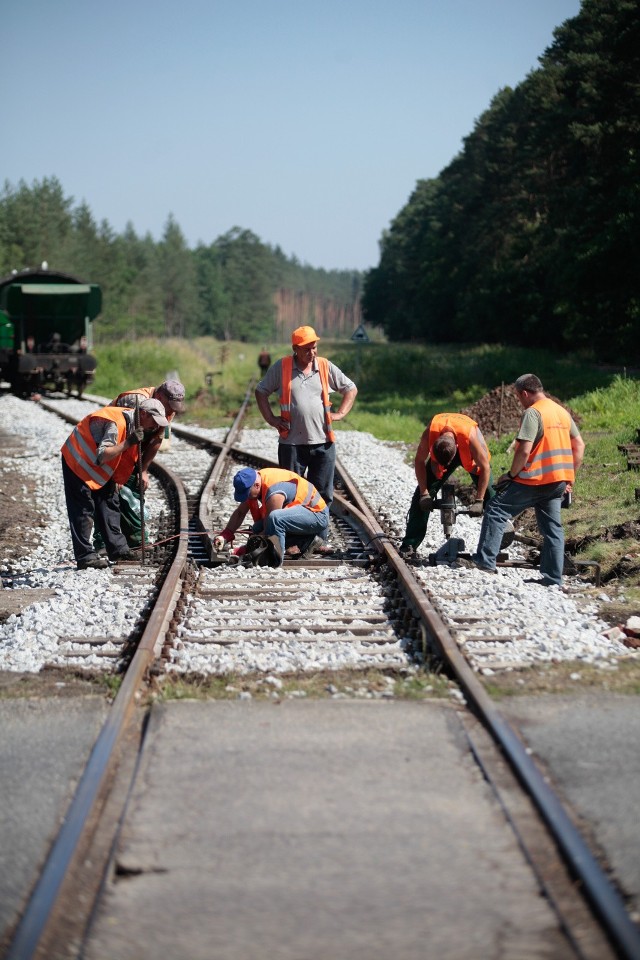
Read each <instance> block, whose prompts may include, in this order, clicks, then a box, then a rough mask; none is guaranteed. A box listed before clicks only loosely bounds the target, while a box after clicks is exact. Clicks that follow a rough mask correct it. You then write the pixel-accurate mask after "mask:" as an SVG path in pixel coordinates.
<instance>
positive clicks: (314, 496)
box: [250, 467, 326, 520]
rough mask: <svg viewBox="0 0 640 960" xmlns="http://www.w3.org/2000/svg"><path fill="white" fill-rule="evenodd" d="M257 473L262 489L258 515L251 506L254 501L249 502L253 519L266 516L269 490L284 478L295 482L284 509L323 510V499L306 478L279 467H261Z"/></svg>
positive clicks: (324, 504)
mask: <svg viewBox="0 0 640 960" xmlns="http://www.w3.org/2000/svg"><path fill="white" fill-rule="evenodd" d="M258 473H259V474H260V479H261V480H262V491H261V493H260V501H261V505H260V511H259V515H258V516H256V515H255V513H254V508H253V504H254V503H255V502H256V501H255V500H252V501H251V503H250V507H251V516H252V517H253V519H254V520H258V519H260V520H264V518H265V516H266V510H265V506H264V505H265V503H266V501H267V497H268V496H269V490H270V489H271V487H272V486H273V485H274V483H282V482H283V481H286V480H290V481H293V482H294V483H295V484H296V495H295V497H294V499H293V500H292V501H291V503H287V504H286V506H285V510H286V509H287V508H288V507H297V506H303V507H306V508H307V509H308V510H312V511H313V512H314V513H320V511H321V510H324V508H325V507H326V503H325V501H324V500H323V499H322V497H321V496H320V494H319V493H318V491H317V490H316V488H315V487H314V485H313V484H312V483H309V481H308V480H305V478H304V477H300V476H298V474H297V473H293V471H291V470H283V469H282V468H281V467H263V468H262V470H258Z"/></svg>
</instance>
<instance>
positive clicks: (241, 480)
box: [233, 467, 258, 503]
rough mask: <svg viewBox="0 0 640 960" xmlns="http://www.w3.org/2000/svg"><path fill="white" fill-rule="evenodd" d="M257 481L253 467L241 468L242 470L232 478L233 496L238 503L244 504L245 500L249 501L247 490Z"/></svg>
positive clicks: (256, 474) (256, 472) (256, 473)
mask: <svg viewBox="0 0 640 960" xmlns="http://www.w3.org/2000/svg"><path fill="white" fill-rule="evenodd" d="M257 479H258V471H257V470H254V469H253V467H243V469H242V470H238V472H237V473H236V475H235V477H234V478H233V489H234V491H235V492H234V495H233V496H234V499H235V500H237V501H238V503H244V502H245V500H248V499H249V490H251V487H252V486H253V485H254V483H255V482H256V480H257Z"/></svg>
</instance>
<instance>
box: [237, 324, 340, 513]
mask: <svg viewBox="0 0 640 960" xmlns="http://www.w3.org/2000/svg"><path fill="white" fill-rule="evenodd" d="M318 340H319V337H318V335H317V333H316V332H315V330H314V329H313V327H298V328H297V329H296V330H294V331H293V334H292V335H291V345H292V348H293V356H288V357H283V358H282V360H276V362H275V363H274V364H273V366H272V367H270V368H269V370H268V371H267V373H266V375H265V376H264V377H263V378H262V380H261V381H260V383H259V384H258V386H257V387H256V391H255V397H256V403H257V405H258V410H259V411H260V413H261V414H262V416H263V417H264V419H265V421H266V422H267V423H268V424H269V426H270V427H275V429H276V430H277V431H278V433H279V434H280V442H279V443H278V463H279V464H280V466H281V467H283V468H285V469H286V470H292V471H293V472H294V473H297V474H299V475H300V476H301V477H306V478H307V480H309V482H310V483H312V484H313V485H314V486H315V487H317V489H318V490H319V491H320V494H321V495H322V497H323V498H324V500H325V502H326V503H327V505H330V504H331V501H332V500H333V476H334V472H335V462H336V446H335V434H334V432H333V430H332V429H331V425H332V423H334V422H336V421H337V420H343V419H344V418H345V417H346V416H347V414H348V413H349V411H350V410H351V408H352V406H353V402H354V400H355V398H356V395H357V393H358V390H357V388H356V385H355V383H353V381H352V380H349V378H348V377H346V376H345V375H344V374H343V372H342V371H341V370H340V369H339V368H338V367H336V365H335V364H333V363H331V362H330V361H329V360H326V359H325V358H324V357H319V356H318ZM332 392H335V393H339V394H341V396H342V401H341V403H340V406H339V407H338V409H337V410H336V411H335V413H334V412H332V410H331V400H330V398H329V394H330V393H332ZM272 393H277V394H278V398H279V402H280V414H279V416H276V415H275V414H274V413H273V411H272V409H271V404H270V402H269V396H270V395H271V394H272Z"/></svg>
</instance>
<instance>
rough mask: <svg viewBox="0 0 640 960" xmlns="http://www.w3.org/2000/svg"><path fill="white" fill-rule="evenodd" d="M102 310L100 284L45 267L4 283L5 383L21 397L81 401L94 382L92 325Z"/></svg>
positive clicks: (0, 309)
mask: <svg viewBox="0 0 640 960" xmlns="http://www.w3.org/2000/svg"><path fill="white" fill-rule="evenodd" d="M101 309H102V291H101V289H100V287H99V286H98V284H95V283H83V282H82V281H80V280H78V279H77V277H72V276H70V275H69V274H66V273H60V272H59V271H55V270H49V269H48V268H47V267H45V266H44V265H43V266H42V267H41V268H39V269H37V270H21V271H16V272H14V273H12V274H11V275H10V276H8V277H5V278H3V279H2V280H0V375H1V376H2V379H3V380H5V381H8V382H9V383H10V384H11V389H12V390H13V391H14V393H17V394H18V395H20V396H29V395H31V394H33V393H39V392H43V391H62V392H66V393H67V394H68V395H69V396H71V394H72V392H75V393H76V394H77V395H78V396H81V395H82V393H83V391H84V389H85V387H86V386H87V384H89V383H91V382H92V381H93V379H94V377H95V369H96V359H95V357H94V356H93V354H92V353H91V349H92V346H93V334H92V325H93V322H94V320H95V319H96V317H97V316H98V315H99V314H100V311H101ZM2 318H6V326H5V329H4V332H2V331H1V324H2V322H3V319H2ZM9 327H10V328H11V329H9ZM5 341H6V343H5Z"/></svg>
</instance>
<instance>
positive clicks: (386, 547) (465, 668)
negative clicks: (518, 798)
mask: <svg viewBox="0 0 640 960" xmlns="http://www.w3.org/2000/svg"><path fill="white" fill-rule="evenodd" d="M339 472H340V474H341V475H342V478H343V481H344V483H345V487H346V488H347V490H348V491H349V496H350V497H351V498H352V500H353V503H350V502H349V501H348V500H346V499H345V498H343V497H342V496H340V495H339V494H335V496H334V505H335V506H336V510H339V511H341V512H343V513H344V514H345V515H347V516H351V517H352V518H354V519H356V520H358V521H359V522H360V523H361V524H362V525H363V527H365V528H366V529H367V530H368V533H369V536H370V542H371V543H372V544H374V545H375V546H376V549H377V550H378V551H379V552H380V553H381V554H384V555H385V557H386V560H387V562H388V563H389V565H390V566H391V567H392V568H393V569H394V570H395V571H396V573H397V575H398V577H399V579H400V581H401V583H402V586H403V589H404V591H405V595H406V597H407V600H408V601H409V602H410V604H411V606H412V607H413V608H414V611H415V612H416V614H417V615H418V617H419V618H420V620H421V621H422V622H423V623H424V624H425V626H426V629H427V631H428V634H429V636H430V637H431V639H432V641H433V642H434V643H435V645H436V647H437V648H438V650H439V652H440V655H441V656H442V658H443V659H444V661H445V662H446V663H447V664H448V666H449V667H450V669H451V670H452V671H453V673H454V675H455V677H456V679H457V681H458V683H459V684H460V687H461V688H462V690H463V692H464V694H465V697H466V699H467V702H468V703H470V704H472V706H473V709H474V710H475V712H476V714H477V716H478V718H479V719H480V721H481V722H482V723H483V724H484V726H485V727H486V728H487V730H488V731H489V733H490V734H491V736H492V737H493V739H494V740H495V742H496V743H497V744H498V746H499V747H500V749H501V750H502V752H503V754H504V756H505V758H506V760H507V762H508V763H509V765H510V766H511V768H512V770H513V771H514V773H515V775H516V776H517V778H518V780H519V782H520V783H521V784H522V786H523V787H524V789H525V790H526V792H527V793H528V794H529V796H530V797H531V799H532V800H533V802H534V804H535V806H536V808H537V810H538V812H539V814H540V816H541V818H542V820H543V822H544V823H545V825H546V827H547V829H548V831H549V833H550V835H551V837H552V838H553V841H554V843H555V844H556V847H557V848H558V850H559V851H560V853H561V855H562V858H563V860H564V862H565V864H566V865H567V867H568V869H569V870H570V872H571V874H572V875H573V876H574V877H577V878H578V879H579V880H580V883H581V884H582V890H583V895H584V896H585V898H586V899H587V900H588V902H589V904H590V905H591V907H592V909H593V912H594V914H595V915H596V917H597V918H598V920H599V922H600V924H601V926H602V928H603V930H604V932H605V933H606V935H607V937H608V939H609V941H610V943H611V945H612V948H613V949H614V950H615V951H616V953H617V955H618V956H619V957H621V958H624V960H638V958H639V957H640V931H639V930H638V928H637V927H636V925H635V924H634V923H633V921H632V920H631V918H630V917H629V914H628V912H627V910H626V908H625V906H624V903H623V901H622V899H621V897H620V896H619V895H618V893H617V891H616V890H615V888H614V887H613V886H612V884H611V883H610V882H609V880H608V878H607V877H606V876H605V874H604V872H603V870H602V869H601V867H600V865H599V864H598V862H597V860H596V859H595V857H594V856H593V854H592V853H591V851H590V849H589V847H588V846H587V844H586V843H585V841H584V839H583V837H582V835H581V834H580V832H579V831H578V829H577V828H576V827H575V825H574V823H573V821H572V820H571V819H570V817H569V815H568V814H567V812H566V810H565V809H564V807H563V805H562V804H561V802H560V801H559V799H558V797H557V796H556V795H555V793H554V792H553V790H552V788H551V787H550V786H549V784H548V783H547V782H546V780H545V778H544V776H543V774H542V773H541V771H540V769H539V768H538V766H537V765H536V763H535V761H534V760H533V759H532V758H531V756H530V755H529V754H528V753H527V752H526V748H525V746H524V744H523V743H522V741H521V740H520V739H519V737H518V736H517V734H516V733H515V731H514V730H513V728H512V727H511V726H510V724H509V723H508V722H507V721H506V720H505V718H504V717H503V716H502V715H501V714H500V712H499V711H498V710H497V709H496V707H495V705H494V704H493V702H492V700H491V698H490V697H489V695H488V694H487V693H486V691H485V689H484V687H483V686H482V684H481V683H480V681H479V680H478V679H477V677H476V676H475V674H474V672H473V670H472V669H471V667H470V666H469V664H468V663H467V661H466V660H465V659H464V657H463V656H462V654H461V653H460V651H459V649H458V646H457V644H456V642H455V640H454V638H453V637H452V636H451V634H450V632H449V630H448V629H447V627H446V625H445V624H444V622H443V621H442V620H441V618H440V617H439V616H438V614H437V612H436V610H435V609H434V607H433V606H432V605H431V603H430V602H429V600H428V598H427V597H426V595H425V593H424V591H423V589H422V587H421V586H420V584H419V583H418V581H417V580H416V579H415V577H414V576H413V574H412V572H411V570H410V568H409V567H408V565H407V564H406V563H405V562H404V560H403V559H402V557H401V556H400V554H399V552H398V550H397V549H396V548H395V546H394V545H393V543H392V542H391V541H390V540H389V538H388V537H387V536H386V534H384V533H383V531H382V530H381V529H380V528H379V526H378V521H377V519H376V518H375V516H374V515H373V513H372V512H371V511H370V510H369V508H368V506H367V504H366V503H365V501H364V500H363V499H362V497H361V496H360V494H359V493H358V491H357V487H356V484H355V483H354V481H353V480H352V479H351V477H350V475H349V473H348V472H347V471H346V469H345V468H344V467H343V466H342V465H339Z"/></svg>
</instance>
